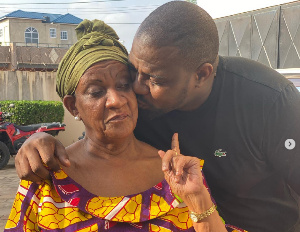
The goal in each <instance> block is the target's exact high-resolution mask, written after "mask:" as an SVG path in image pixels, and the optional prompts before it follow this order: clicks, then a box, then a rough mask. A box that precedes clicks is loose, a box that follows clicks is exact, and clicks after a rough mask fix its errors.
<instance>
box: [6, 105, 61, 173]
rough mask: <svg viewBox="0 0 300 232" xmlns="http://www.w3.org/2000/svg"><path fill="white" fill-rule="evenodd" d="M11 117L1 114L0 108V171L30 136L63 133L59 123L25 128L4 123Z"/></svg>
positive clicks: (40, 124)
mask: <svg viewBox="0 0 300 232" xmlns="http://www.w3.org/2000/svg"><path fill="white" fill-rule="evenodd" d="M0 107H1V105H0ZM9 107H10V108H12V107H14V105H13V104H11V105H10V106H9ZM11 116H12V113H9V112H2V111H1V108H0V169H2V168H4V167H5V166H6V165H7V163H8V161H9V158H10V156H11V155H15V154H17V152H18V150H19V149H20V147H21V146H22V144H23V143H24V142H25V141H26V139H28V138H29V137H30V136H31V135H32V134H34V133H37V132H46V133H49V134H51V135H53V136H55V135H57V134H58V133H59V131H64V130H65V126H66V125H65V124H62V123H60V122H53V123H39V124H32V125H27V126H19V125H16V124H14V123H10V122H5V119H8V118H10V117H11Z"/></svg>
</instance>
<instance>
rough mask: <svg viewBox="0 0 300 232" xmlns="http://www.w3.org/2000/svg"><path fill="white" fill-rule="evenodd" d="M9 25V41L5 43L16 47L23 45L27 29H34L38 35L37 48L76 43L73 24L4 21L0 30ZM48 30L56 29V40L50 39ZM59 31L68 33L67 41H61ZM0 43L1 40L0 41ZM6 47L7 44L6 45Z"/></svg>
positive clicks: (22, 20) (30, 20) (16, 20)
mask: <svg viewBox="0 0 300 232" xmlns="http://www.w3.org/2000/svg"><path fill="white" fill-rule="evenodd" d="M8 25H9V35H10V36H9V38H6V39H9V41H4V39H3V42H6V43H12V42H16V43H17V45H18V46H22V45H25V30H26V29H27V28H29V27H34V28H35V29H36V30H37V31H38V34H39V46H41V47H43V46H57V45H61V44H63V45H72V44H74V43H75V42H76V41H77V37H76V34H75V28H76V26H77V25H73V24H52V23H42V21H41V20H33V19H18V18H12V19H6V20H3V22H0V28H4V26H8ZM50 28H55V29H56V38H50ZM61 31H67V32H68V40H61V38H60V33H61ZM0 39H1V38H0ZM0 41H1V40H0ZM6 45H8V44H6Z"/></svg>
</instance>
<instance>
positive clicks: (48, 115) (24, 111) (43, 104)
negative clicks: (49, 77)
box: [0, 100, 64, 125]
mask: <svg viewBox="0 0 300 232" xmlns="http://www.w3.org/2000/svg"><path fill="white" fill-rule="evenodd" d="M10 104H14V105H15V107H14V108H9V105H10ZM0 105H1V111H5V112H10V113H13V115H12V117H11V118H9V119H6V121H9V122H12V123H16V124H18V125H29V124H36V123H44V122H62V121H63V118H64V108H63V104H62V103H61V102H59V101H25V100H22V101H0Z"/></svg>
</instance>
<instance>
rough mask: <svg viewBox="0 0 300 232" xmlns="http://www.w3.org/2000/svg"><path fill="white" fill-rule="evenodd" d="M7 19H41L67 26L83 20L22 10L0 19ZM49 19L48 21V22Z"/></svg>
mask: <svg viewBox="0 0 300 232" xmlns="http://www.w3.org/2000/svg"><path fill="white" fill-rule="evenodd" d="M5 18H22V19H24V18H25V19H40V20H44V21H45V22H47V23H66V24H79V23H80V22H81V21H82V19H80V18H78V17H76V16H74V15H72V14H64V15H62V14H49V13H39V12H28V11H22V10H16V11H13V12H11V13H9V14H7V15H4V16H3V17H1V18H0V20H3V19H5ZM47 19H48V20H47Z"/></svg>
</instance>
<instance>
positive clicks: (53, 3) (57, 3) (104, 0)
mask: <svg viewBox="0 0 300 232" xmlns="http://www.w3.org/2000/svg"><path fill="white" fill-rule="evenodd" d="M123 1H125V0H99V1H89V2H34V3H29V2H26V3H5V4H3V3H2V4H3V5H7V6H16V5H18V6H19V5H68V4H78V3H79V4H82V3H85V4H86V3H99V2H102V3H103V2H123Z"/></svg>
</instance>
